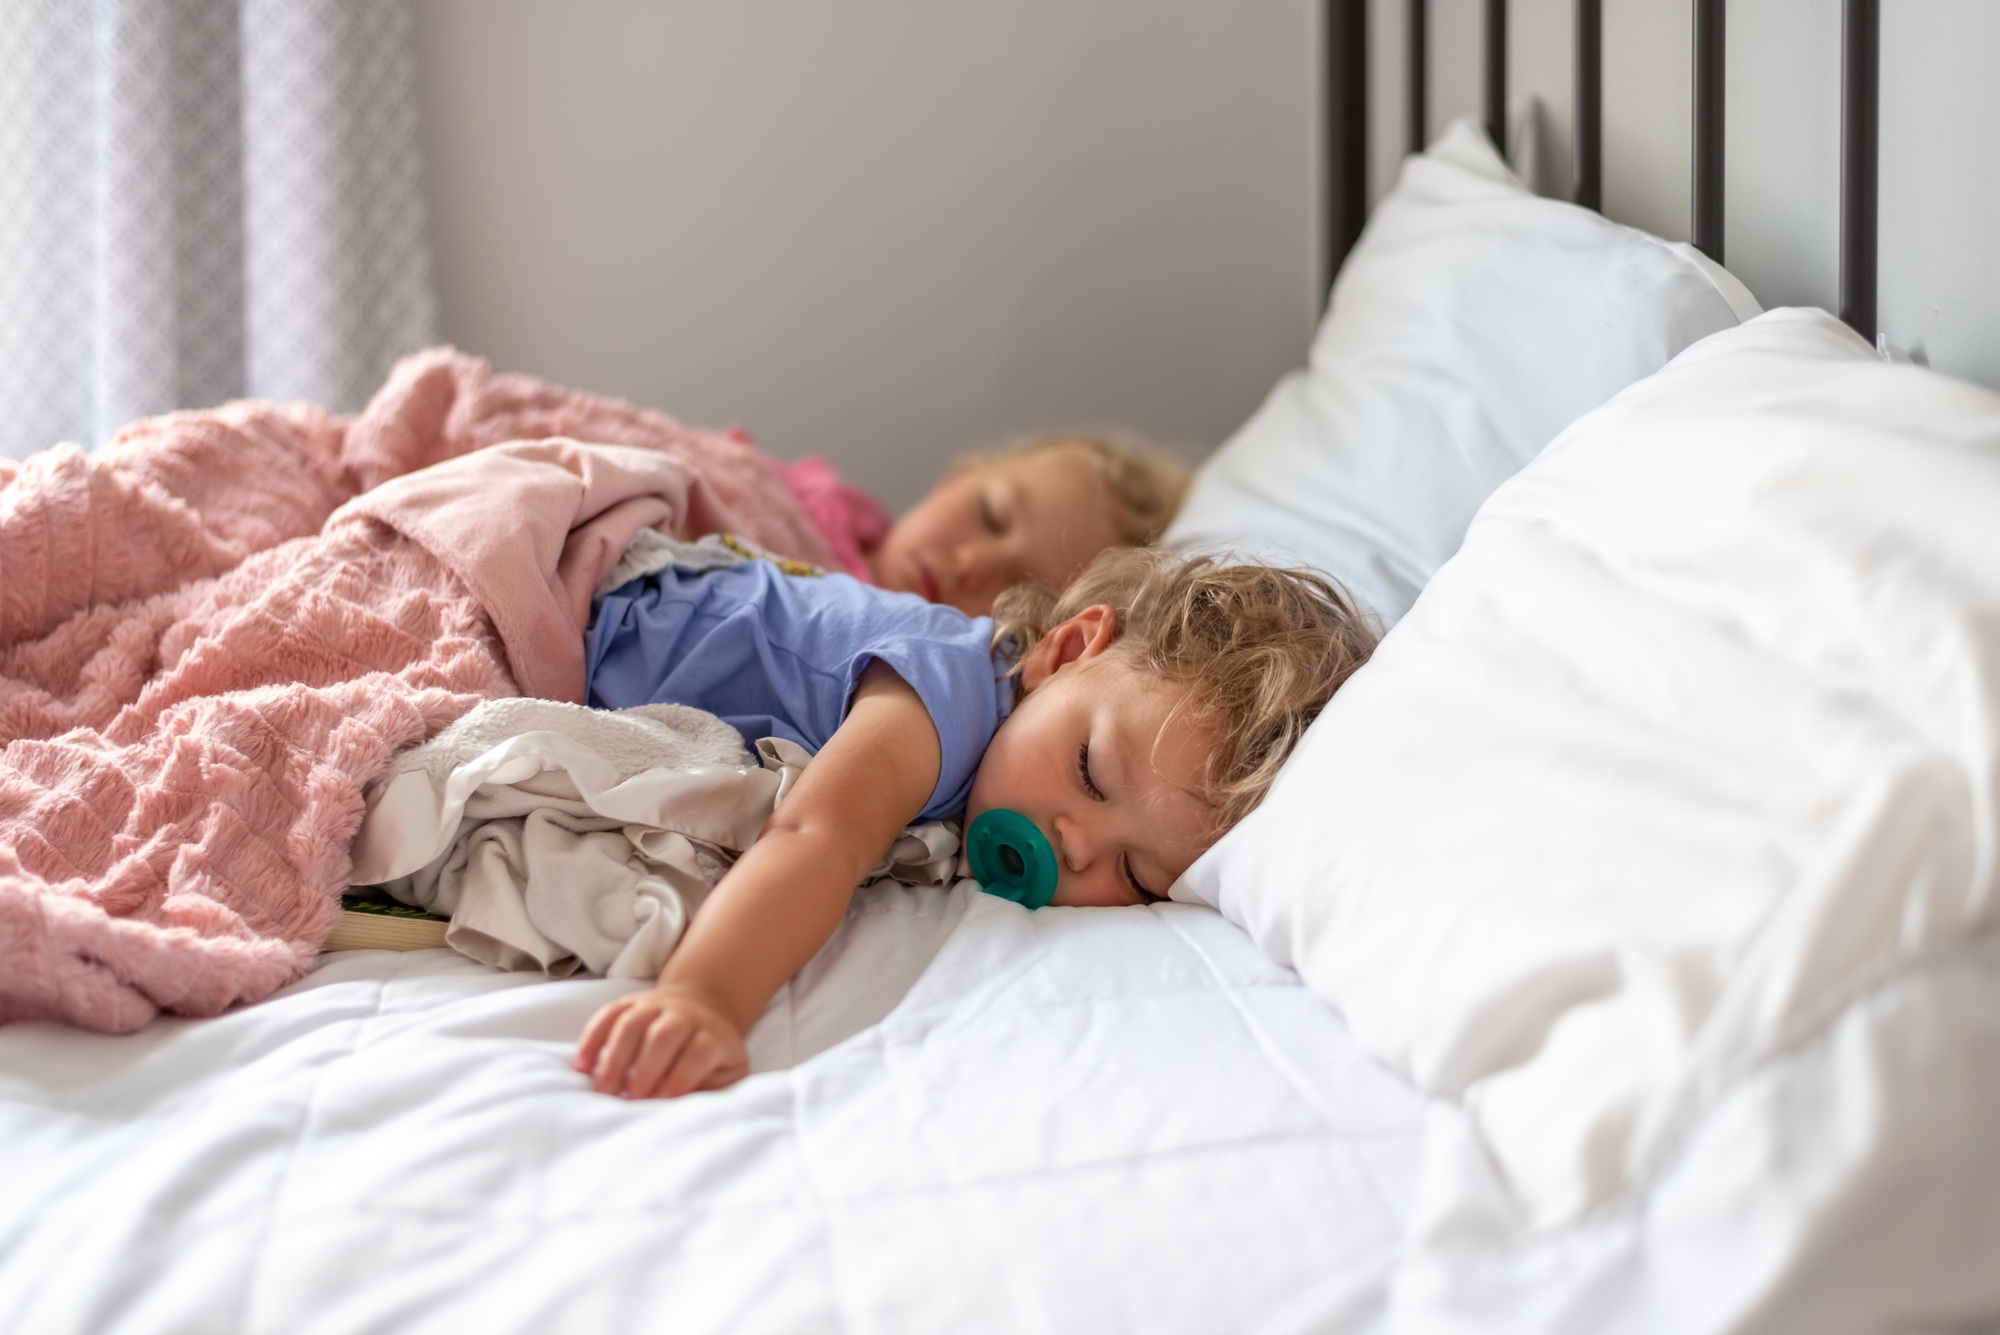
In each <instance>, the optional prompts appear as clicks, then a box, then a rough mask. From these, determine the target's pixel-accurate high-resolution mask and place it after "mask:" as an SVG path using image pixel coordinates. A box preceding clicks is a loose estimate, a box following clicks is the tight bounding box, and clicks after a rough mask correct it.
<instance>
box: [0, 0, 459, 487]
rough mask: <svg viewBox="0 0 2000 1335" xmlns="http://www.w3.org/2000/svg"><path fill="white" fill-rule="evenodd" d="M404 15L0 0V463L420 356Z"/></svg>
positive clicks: (415, 188)
mask: <svg viewBox="0 0 2000 1335" xmlns="http://www.w3.org/2000/svg"><path fill="white" fill-rule="evenodd" d="M413 39H414V33H413V16H412V14H411V10H410V3H409V0H0V456H13V457H17V458H18V457H22V456H25V455H27V454H31V453H33V452H34V451H36V450H39V449H44V448H46V447H48V446H50V445H53V444H55V443H56V442H57V441H60V440H73V441H77V442H79V443H82V444H84V445H86V446H90V445H95V444H98V443H101V442H102V441H104V440H106V439H108V438H109V437H110V436H111V434H112V433H113V432H114V431H116V429H117V428H118V427H119V426H120V425H122V424H123V423H125V422H127V421H130V420H131V419H133V418H135V417H142V416H148V415H150V414H153V413H159V412H165V411H167V410H169V409H172V408H191V407H207V406H210V405H213V404H216V403H220V402H222V401H223V400H225V399H229V398H234V397H238V396H242V395H246V394H247V395H251V396H254V397H258V398H272V399H310V400H312V401H314V402H317V403H324V404H327V405H329V406H332V407H334V408H338V409H343V410H351V409H354V408H357V407H359V406H360V405H361V404H362V403H363V402H364V401H365V400H366V399H367V397H368V395H369V394H370V393H371V392H372V391H373V390H374V389H375V387H376V386H377V385H379V384H380V383H381V380H382V377H383V375H384V374H385V373H386V371H387V370H388V368H389V366H390V364H391V363H392V362H393V361H394V360H395V359H396V358H397V357H399V356H401V355H402V354H404V353H406V352H409V351H411V350H413V349H416V348H419V347H422V346H423V345H425V344H426V343H429V342H432V341H434V336H435V326H436V313H435V303H434V300H433V297H432V293H431V283H430V261H429V254H428V251H427V250H426V248H425V243H424V220H423V196H422V180H421V175H420V162H419V158H418V150H417V106H416V56H415V49H414V40H413Z"/></svg>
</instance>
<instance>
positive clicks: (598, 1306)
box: [0, 887, 1421, 1335]
mask: <svg viewBox="0 0 2000 1335" xmlns="http://www.w3.org/2000/svg"><path fill="white" fill-rule="evenodd" d="M933 952H935V958H934V959H932V953H933ZM919 974H921V977H918V975H919ZM913 979H915V986H914V988H910V984H911V982H912V980H913ZM631 986H634V984H631V983H619V982H603V981H573V980H572V981H559V982H557V981H548V980H545V979H542V978H540V977H539V976H531V975H525V974H508V973H501V972H498V971H495V970H491V969H488V968H486V967H484V966H481V965H478V964H474V963H472V962H471V961H468V960H464V959H461V958H459V957H457V956H454V955H452V954H451V953H450V952H447V951H441V950H440V951H424V952H416V953H412V954H408V955H394V954H388V953H381V952H354V953H349V954H343V955H336V956H332V957H329V960H328V962H327V963H326V964H325V965H324V966H323V967H322V968H321V969H320V970H319V971H318V972H316V973H315V974H313V975H312V976H311V977H310V978H308V979H306V980H305V981H304V982H302V983H300V984H298V985H297V986H295V987H293V988H291V989H288V990H287V991H286V992H284V993H282V994H280V995H279V996H278V997H276V998H274V999H272V1000H270V1001H268V1002H265V1003H262V1004H259V1005H256V1006H251V1007H248V1008H246V1009H244V1010H241V1011H238V1012H236V1013H233V1014H230V1015H226V1016H223V1017H221V1018H218V1019H214V1020H205V1021H178V1020H170V1021H160V1022H156V1023H155V1024H153V1025H151V1026H150V1027H148V1028H147V1029H145V1030H143V1031H141V1032H140V1033H137V1034H134V1035H130V1036H126V1037H120V1038H110V1037H103V1036H99V1035H94V1034H87V1033H83V1032H81V1031H78V1030H74V1029H65V1028H59V1027H56V1026H51V1025H13V1026H8V1027H6V1028H4V1029H0V1184H3V1185H4V1189H0V1330H4V1331H7V1332H17V1333H19V1335H62V1333H63V1332H91V1333H92V1335H98V1333H101V1332H112V1331H118V1332H128V1331H129V1332H159V1331H176V1332H203V1333H204V1335H205V1333H207V1332H259V1333H261V1332H272V1333H274V1335H276V1333H279V1332H282V1333H283V1335H301V1333H303V1332H351V1331H384V1332H387V1331H396V1332H405V1331H440V1332H453V1333H454V1335H457V1333H458V1332H464V1331H480V1332H492V1333H495V1335H497V1333H499V1332H508V1331H522V1332H527V1331H533V1332H538V1333H539V1332H549V1331H591V1332H599V1331H619V1330H662V1331H666V1330H671V1331H676V1332H703V1331H715V1332H730V1335H748V1333H750V1332H758V1331H788V1332H790V1331H797V1332H818V1331H842V1332H857V1333H858V1332H892V1331H893V1332H963V1333H968V1335H973V1333H977V1332H993V1335H1002V1333H1006V1335H1012V1333H1013V1332H1021V1331H1076V1332H1104V1331H1120V1330H1130V1331H1147V1332H1156V1331H1247V1330H1268V1331H1300V1332H1305V1331H1336V1332H1344V1331H1365V1330H1373V1329H1376V1328H1378V1327H1379V1325H1380V1322H1381V1319H1382V1317H1383V1314H1384V1310H1385V1308H1384V1304H1385V1295H1386V1292H1387V1287H1388V1284H1389V1279H1390V1269H1391V1266H1392V1264H1393V1261H1394V1258H1395V1255H1396V1249H1397V1244H1398V1238H1399V1237H1400V1235H1401V1232H1402V1218H1401V1216H1402V1211H1403V1209H1404V1208H1405V1206H1406V1204H1407V1202H1408V1201H1409V1199H1410V1185H1411V1183H1412V1181H1413V1179H1414V1174H1415V1169H1416V1161H1417V1151H1418V1135H1419V1127H1420V1121H1421V1118H1420V1106H1421V1105H1420V1103H1419V1101H1418V1099H1417V1098H1416V1097H1415V1096H1414V1095H1413V1094H1412V1093H1411V1092H1409V1090H1408V1089H1407V1088H1406V1087H1405V1086H1403V1085H1402V1084H1401V1083H1400V1082H1398V1081H1397V1080H1396V1079H1394V1078H1393V1077H1391V1076H1389V1075H1388V1074H1386V1073H1385V1072H1384V1071H1382V1070H1381V1069H1379V1068H1377V1067H1375V1066H1373V1065H1371V1064H1369V1063H1368V1062H1366V1061H1365V1060H1363V1059H1361V1058H1360V1056H1359V1055H1358V1054H1357V1052H1356V1051H1355V1049H1354V1047H1353V1045H1352V1044H1351V1043H1350V1042H1349V1040H1348V1038H1347V1035H1346V1031H1345V1029H1344V1028H1343V1026H1342V1025H1341V1024H1340V1022H1339V1021H1338V1020H1337V1019H1336V1018H1335V1017H1334V1016H1333V1014H1332V1012H1331V1010H1330V1009H1329V1008H1328V1007H1327V1006H1326V1005H1325V1004H1324V1003H1323V1002H1321V1001H1319V1000H1318V999H1317V998H1316V997H1314V996H1312V995H1311V994H1310V993H1308V992H1307V991H1306V990H1305V989H1304V988H1303V987H1301V986H1300V985H1299V983H1298V981H1297V979H1296V978H1295V977H1294V976H1293V975H1292V974H1290V973H1289V972H1288V971H1286V970H1283V969H1280V968H1278V967H1277V966H1275V965H1273V964H1271V963H1270V962H1269V961H1268V960H1267V959H1266V958H1265V957H1264V956H1263V955H1262V954H1261V953H1260V952H1259V951H1258V950H1257V949H1256V948H1255V947H1254V946H1253V945H1252V944H1251V943H1250V942H1249V940H1248V939H1247V938H1246V937H1245V936H1244V935H1243V934H1242V933H1241V932H1240V931H1238V930H1237V929H1236V928H1234V927H1232V926H1230V925H1229V924H1228V923H1227V922H1226V921H1224V920H1223V919H1222V918H1220V917H1218V916H1216V915H1215V914H1212V913H1209V912H1208V911H1206V910H1202V909H1197V908H1190V907H1186V906H1181V905H1164V906H1160V907H1158V908H1155V909H1152V910H1144V909H1114V910H1088V909H1086V910H1061V909H1051V910H1043V911H1041V912H1039V913H1035V914H1029V913H1028V912H1026V911H1025V910H1022V909H1020V908H1019V907H1017V906H1015V905H1012V904H1008V903H1005V902H1002V901H1000V900H998V899H993V898H990V897H987V896H982V895H975V894H972V893H970V892H968V891H964V890H959V891H955V892H953V891H945V890H915V891H913V890H906V889H899V888H893V887H878V888H875V889H871V890H869V891H867V892H865V893H864V895H863V897H862V899H861V900H860V902H859V903H858V904H857V906H856V909H855V911H854V913H853V914H852V915H851V916H850V918H849V920H848V922H847V923H846V924H845V925H844V926H843V928H842V930H841V932H840V934H839V935H838V936H837V937H836V939H835V941H834V943H833V945H832V946H831V947H830V948H829V950H828V951H827V952H825V953H824V954H822V955H821V956H820V957H819V958H818V959H817V960H816V961H815V963H814V964H813V965H812V966H811V967H810V968H809V970H808V972H807V973H806V974H805V975H803V976H801V978H799V979H797V980H795V981H794V982H793V984H791V985H790V986H789V987H788V988H787V989H786V991H785V992H783V993H781V994H780V996H779V998H778V1000H777V1001H776V1003H775V1004H774V1005H773V1007H772V1009H771V1011H770V1012H769V1013H767V1015H766V1017H765V1019H764V1020H763V1022H762V1023H760V1024H759V1025H758V1026H757V1028H756V1030H755V1031H754V1032H753V1034H752V1039H751V1046H752V1051H753V1056H754V1060H755V1065H756V1067H757V1073H756V1074H753V1075H752V1076H751V1077H750V1078H749V1079H747V1080H745V1081H744V1082H742V1083H741V1084H739V1085H737V1086H736V1087H734V1088H732V1089H730V1090H727V1091H724V1092H722V1093H719V1094H709V1095H697V1096H694V1097H692V1098H688V1099H684V1100H681V1101H679V1102H675V1103H657V1102H656V1103H626V1102H623V1101H619V1100H615V1099H610V1098H606V1097H602V1096H599V1095H596V1094H593V1093H590V1092H589V1091H588V1090H587V1089H586V1088H585V1083H584V1079H583V1077H582V1076H579V1075H577V1074H575V1073H574V1072H572V1071H571V1070H570V1069H569V1066H568V1058H569V1055H570V1053H571V1051H572V1049H573V1045H574V1043H575V1039H576V1035H577V1033H578V1032H579V1030H580V1029H581V1027H582V1025H583V1022H584V1020H585V1018H586V1017H587V1016H588V1015H589V1014H590V1013H591V1012H592V1011H593V1010H594V1009H595V1008H596V1007H597V1006H598V1005H600V1004H601V1003H602V1002H603V1001H604V1000H605V999H606V998H607V997H609V996H611V995H613V994H614V992H616V991H617V990H618V989H620V988H629V987H631ZM906 988H910V990H909V991H908V995H907V996H903V992H904V990H905V989H906ZM899 997H900V998H901V1000H900V1002H898V998H899ZM885 1013H886V1016H885ZM878 1020H879V1021H880V1023H876V1021H878ZM794 1062H796V1064H793V1063H794Z"/></svg>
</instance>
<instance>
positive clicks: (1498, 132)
mask: <svg viewBox="0 0 2000 1335" xmlns="http://www.w3.org/2000/svg"><path fill="white" fill-rule="evenodd" d="M1486 133H1487V135H1488V136H1490V137H1491V138H1492V140H1493V147H1495V148H1497V149H1499V150H1500V156H1501V157H1503V158H1504V157H1506V156H1507V0H1486Z"/></svg>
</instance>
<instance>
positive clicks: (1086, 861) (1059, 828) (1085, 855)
mask: <svg viewBox="0 0 2000 1335" xmlns="http://www.w3.org/2000/svg"><path fill="white" fill-rule="evenodd" d="M1050 824H1052V825H1054V826H1055V831H1056V848H1057V850H1058V852H1059V853H1060V855H1061V858H1062V862H1063V865H1064V866H1066V867H1067V868H1069V870H1070V871H1072V872H1085V871H1089V870H1090V866H1091V864H1092V863H1093V862H1095V861H1096V860H1097V840H1096V837H1095V836H1094V835H1093V834H1092V832H1091V829H1090V824H1089V822H1087V821H1081V820H1077V819H1075V818H1074V817H1070V816H1057V817H1056V818H1055V819H1054V820H1053V821H1051V822H1050Z"/></svg>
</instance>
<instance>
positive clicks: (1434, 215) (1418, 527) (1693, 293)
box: [1166, 121, 1758, 625]
mask: <svg viewBox="0 0 2000 1335" xmlns="http://www.w3.org/2000/svg"><path fill="white" fill-rule="evenodd" d="M1757 312H1758V307H1757V303H1756V301H1755V299H1754V298H1752V297H1751V295H1750V293H1749V292H1748V290H1746V289H1745V288H1744V287H1743V285H1742V284H1741V283H1739V282H1737V281H1736V279H1735V278H1733V277H1732V276H1730V274H1729V273H1728V272H1726V271H1725V270H1723V269H1722V268H1721V267H1720V266H1718V265H1716V264H1714V263H1713V262H1712V261H1710V260H1708V259H1707V258H1706V257H1705V256H1703V255H1702V254H1701V253H1700V252H1699V251H1696V250H1694V249H1693V248H1691V247H1688V246H1682V245H1668V244H1667V243H1666V242H1663V241H1661V240H1659V239H1658V238H1656V237H1652V236H1649V235H1647V234H1646V233H1644V232H1640V231H1635V230H1633V229H1632V228H1630V227H1621V226H1619V225H1618V224H1616V223H1613V222H1608V221H1606V220H1605V219H1604V218H1603V217H1601V216H1600V215H1598V214H1596V213H1593V212H1591V211H1590V210H1588V209H1583V208H1578V207H1577V206H1575V205H1573V204H1564V203H1560V202H1558V201H1556V200H1552V199H1543V198H1540V197H1538V196H1536V195H1534V194H1532V193H1531V192H1530V191H1529V190H1528V189H1527V188H1526V187H1525V186H1523V185H1522V184H1521V182H1520V181H1519V180H1518V179H1517V178H1516V177H1515V176H1514V175H1513V174H1512V173H1510V172H1509V171H1508V170H1507V167H1506V165H1505V164H1504V163H1502V162H1501V161H1500V158H1499V157H1498V155H1496V154H1495V153H1494V151H1493V149H1492V147H1491V146H1490V145H1489V144H1488V142H1487V140H1486V136H1485V135H1484V133H1483V132H1481V131H1480V130H1479V129H1478V128H1476V127H1475V126H1474V125H1473V124H1472V123H1471V122H1469V121H1459V122H1456V123H1454V124H1453V125H1452V127H1451V128H1450V129H1449V130H1447V131H1446V132H1445V134H1444V136H1443V137H1442V138H1440V139H1439V140H1438V142H1437V143H1436V144H1435V145H1433V146H1432V147H1431V149H1430V151H1429V152H1427V153H1424V154H1422V155H1421V156H1417V157H1412V158H1409V159H1408V160H1406V161H1405V163H1404V164H1403V170H1402V175H1401V176H1400V178H1399V179H1398V180H1397V183H1396V187H1395V189H1394V190H1392V191H1390V193H1389V194H1388V196H1387V197H1386V198H1384V199H1383V200H1382V202H1381V204H1380V205H1378V206H1377V208H1376V209H1375V212H1374V215H1373V216H1372V217H1371V218H1370V219H1369V221H1368V226H1367V228H1366V229H1365V230H1364V231H1363V232H1362V235H1361V239H1360V241H1359V242H1358V243H1357V244H1356V246H1355V248H1354V251H1353V253H1352V254H1351V255H1350V256H1349V257H1348V259H1347V262H1346V263H1345V264H1344V265H1343V266H1342V267H1341V270H1340V278H1339V281H1338V282H1336V283H1335V284H1334V288H1333V301H1332V304H1331V307H1330V309H1329V311H1328V314H1327V317H1326V319H1325V320H1324V321H1323V322H1322V323H1321V325H1320V329H1319V334H1318V336H1317V337H1316V338H1315V339H1314V341H1313V348H1312V359H1311V366H1310V367H1309V368H1308V369H1307V370H1305V371H1295V372H1293V373H1292V374H1290V375H1287V376H1286V377H1285V378H1284V379H1282V380H1280V381H1279V382H1278V384H1277V387H1276V388H1274V389H1273V390H1272V391H1271V394H1270V397H1269V398H1268V399H1266V400H1265V402H1264V406H1263V407H1262V408H1260V409H1259V410H1258V411H1257V413H1256V414H1255V415H1254V416H1253V417H1252V418H1251V419H1250V420H1249V421H1248V422H1247V423H1245V424H1244V426H1243V427H1242V429H1240V430H1239V431H1238V432H1237V433H1236V434H1235V435H1234V436H1232V437H1231V438H1230V439H1229V440H1228V441H1226V442H1225V443H1224V444H1223V445H1222V447H1221V448H1220V449H1218V450H1217V451H1216V452H1215V453H1214V454H1213V455H1212V456H1210V457H1209V459H1208V460H1207V462H1205V463H1204V464H1203V465H1202V467H1201V470H1200V471H1199V473H1198V474H1197V475H1196V478H1195V484H1194V488H1193V490H1192V491H1191V493H1190V494H1189V496H1188V499H1187V504H1186V505H1185V506H1184V507H1183V508H1182V510H1181V512H1180V515H1179V517H1178V518H1176V519H1175V521H1174V523H1173V526H1172V527H1171V528H1169V529H1168V531H1167V535H1166V537H1167V541H1169V542H1171V543H1174V544H1176V545H1179V546H1183V547H1222V548H1230V549H1234V550H1237V551H1239V552H1241V553H1243V554H1244V555H1247V556H1251V557H1255V558H1259V559H1265V560H1273V561H1278V562H1280V563H1285V564H1297V563H1299V562H1304V563H1305V564H1308V565H1313V566H1317V567H1318V568H1320V569H1321V570H1324V571H1327V572H1328V573H1330V574H1332V575H1334V576H1335V577H1337V578H1338V579H1339V580H1341V581H1342V582H1343V583H1344V584H1346V585H1347V587H1348V588H1349V589H1350V590H1351V591H1352V592H1353V593H1354V594H1355V596H1356V597H1358V598H1359V599H1360V600H1361V601H1362V603H1363V604H1365V605H1366V606H1368V607H1370V608H1372V609H1373V610H1374V611H1375V612H1376V613H1377V614H1379V615H1380V617H1381V618H1382V621H1383V623H1384V624H1385V625H1386V624H1389V623H1392V622H1394V621H1395V620H1396V618H1398V617H1400V616H1401V615H1402V614H1403V613H1404V612H1405V611H1406V610H1407V609H1408V608H1409V605H1410V603H1411V601H1412V600H1413V599H1415V598H1416V596H1417V591H1418V590H1419V589H1421V588H1423V586H1424V583H1425V581H1427V580H1428V579H1429V578H1430V577H1431V574H1432V573H1433V572H1434V571H1435V570H1436V569H1437V568H1438V567H1439V566H1440V565H1442V564H1443V563H1444V561H1445V560H1446V558H1448V557H1449V556H1450V555H1451V554H1452V552H1454V551H1456V550H1457V548H1458V543H1459V539H1460V538H1461V537H1463V536H1464V534H1465V526H1466V524H1467V523H1468V522H1469V521H1470V520H1471V518H1472V514H1473V511H1475V510H1477V509H1478V508H1479V505H1480V503H1481V502H1482V501H1484V500H1485V499H1486V497H1487V496H1488V495H1490V494H1491V493H1492V491H1493V488H1494V487H1496V486H1498V485H1499V484H1500V483H1501V482H1502V481H1504V480H1506V479H1507V478H1508V477H1509V476H1511V475H1512V474H1513V473H1514V471H1515V470H1516V469H1518V468H1520V467H1521V466H1522V465H1523V464H1525V463H1527V462H1528V461H1529V460H1530V459H1532V458H1534V457H1535V454H1536V452H1537V451H1539V450H1540V449H1541V448H1542V447H1543V446H1544V445H1546V444H1547V443H1548V442H1549V441H1550V440H1552V439H1554V438H1555V434H1556V433H1557V432H1558V431H1560V430H1562V429H1563V428H1564V427H1565V426H1568V425H1569V424H1570V423H1571V422H1572V421H1574V420H1576V418H1577V417H1579V416H1581V415H1582V414H1583V413H1586V412H1588V411H1589V410H1590V409H1592V408H1595V407H1597V406H1598V405H1599V404H1601V403H1603V402H1604V401H1605V400H1606V399H1608V398H1610V397H1611V396H1612V395H1613V394H1615V393H1617V392H1618V391H1619V390H1621V389H1623V388H1624V387H1625V386H1627V385H1629V384H1631V383H1632V382H1633V381H1635V380H1638V379H1640V378H1641V377H1643V376H1646V375H1650V374H1651V373H1653V372H1654V371H1657V370H1658V369H1659V368H1660V367H1662V366H1664V365H1666V363H1667V360H1668V358H1670V357H1672V356H1673V355H1674V354H1675V353H1677V352H1679V351H1680V350H1681V349H1682V348H1684V347H1686V346H1687V345H1688V344H1690V343H1692V342H1694V341H1695V340H1696V339H1699V338H1702V337H1704V336H1706V335H1708V334H1712V333H1715V332H1716V331H1718V330H1721V329H1727V328H1731V327H1733V326H1734V325H1735V324H1736V323H1737V322H1738V321H1739V320H1743V319H1748V318H1750V317H1751V316H1753V315H1755V314H1757Z"/></svg>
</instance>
